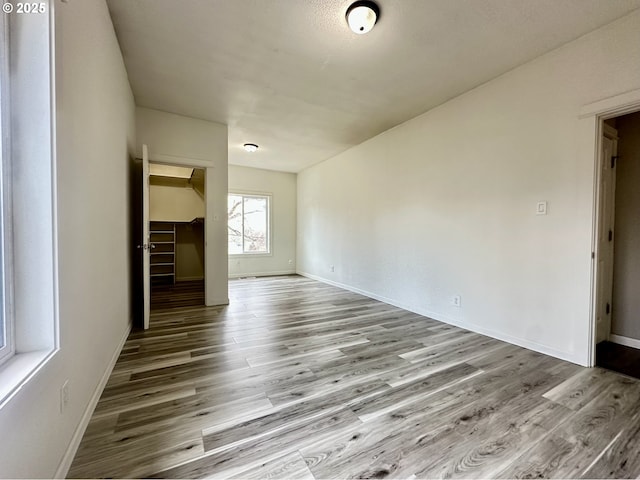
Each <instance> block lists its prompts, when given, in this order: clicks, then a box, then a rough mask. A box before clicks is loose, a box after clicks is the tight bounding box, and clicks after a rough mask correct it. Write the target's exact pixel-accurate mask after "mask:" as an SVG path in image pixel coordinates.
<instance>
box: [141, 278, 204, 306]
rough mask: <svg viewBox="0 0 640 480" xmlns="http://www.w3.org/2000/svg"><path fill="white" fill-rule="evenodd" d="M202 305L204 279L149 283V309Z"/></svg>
mask: <svg viewBox="0 0 640 480" xmlns="http://www.w3.org/2000/svg"><path fill="white" fill-rule="evenodd" d="M202 305H204V280H193V281H187V282H176V283H175V284H168V285H167V284H165V285H163V284H157V285H151V310H162V309H165V308H176V307H199V306H202Z"/></svg>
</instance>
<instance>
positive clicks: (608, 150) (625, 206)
mask: <svg viewBox="0 0 640 480" xmlns="http://www.w3.org/2000/svg"><path fill="white" fill-rule="evenodd" d="M599 144H600V160H599V170H598V171H599V174H598V177H599V179H598V192H599V195H598V197H599V200H598V205H599V209H598V239H597V247H596V248H597V251H596V257H597V267H596V271H597V274H596V279H597V280H596V302H595V310H596V311H595V317H596V325H595V327H596V329H595V330H596V331H595V337H596V350H595V355H596V358H595V363H596V365H598V366H601V367H604V368H608V369H610V370H615V371H618V372H620V373H624V374H626V375H630V376H634V377H637V378H640V295H638V293H637V292H638V291H639V289H640V188H638V185H640V112H635V113H630V114H626V115H621V116H617V117H613V118H609V119H606V120H604V121H603V125H602V135H601V137H600V139H599Z"/></svg>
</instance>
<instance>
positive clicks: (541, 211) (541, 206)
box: [536, 202, 547, 215]
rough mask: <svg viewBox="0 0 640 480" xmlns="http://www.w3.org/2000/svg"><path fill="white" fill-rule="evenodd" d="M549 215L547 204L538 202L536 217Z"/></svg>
mask: <svg viewBox="0 0 640 480" xmlns="http://www.w3.org/2000/svg"><path fill="white" fill-rule="evenodd" d="M546 214H547V202H538V205H537V206H536V215H546Z"/></svg>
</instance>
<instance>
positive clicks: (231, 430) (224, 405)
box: [69, 276, 640, 479]
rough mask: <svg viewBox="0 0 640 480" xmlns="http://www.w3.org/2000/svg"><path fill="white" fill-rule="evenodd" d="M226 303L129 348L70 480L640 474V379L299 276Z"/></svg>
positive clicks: (193, 312) (167, 317) (177, 316)
mask: <svg viewBox="0 0 640 480" xmlns="http://www.w3.org/2000/svg"><path fill="white" fill-rule="evenodd" d="M230 293H231V305H229V306H228V307H224V308H222V307H219V308H204V307H201V308H192V309H180V310H175V311H173V312H166V313H159V314H154V315H153V318H152V328H151V329H150V330H149V331H147V332H134V333H132V334H131V336H130V338H129V340H128V341H127V343H126V345H125V347H124V349H123V351H122V354H121V355H120V358H119V360H118V363H117V365H116V367H115V369H114V371H113V374H112V375H111V378H110V380H109V382H108V385H107V387H106V389H105V391H104V393H103V395H102V398H101V399H100V402H99V404H98V406H97V408H96V411H95V413H94V415H93V417H92V420H91V423H90V424H89V426H88V428H87V431H86V433H85V436H84V439H83V440H82V443H81V445H80V448H79V450H78V453H77V456H76V458H75V461H74V463H73V466H72V468H71V471H70V473H69V475H70V476H71V477H163V478H164V477H171V478H194V477H216V478H232V477H237V478H258V477H270V478H304V479H312V478H316V479H327V478H384V477H389V478H407V477H412V476H415V477H417V478H426V477H429V478H434V477H465V478H478V477H482V478H511V477H529V478H531V477H637V476H638V475H640V408H639V405H640V382H639V381H637V380H634V379H630V378H627V377H624V376H621V375H618V374H615V373H613V372H609V371H606V370H602V369H597V368H596V369H585V368H581V367H578V366H576V365H572V364H570V363H566V362H563V361H560V360H556V359H554V358H551V357H547V356H545V355H541V354H538V353H534V352H531V351H529V350H525V349H523V348H519V347H515V346H512V345H509V344H506V343H503V342H500V341H497V340H493V339H491V338H488V337H484V336H482V335H477V334H474V333H470V332H468V331H465V330H462V329H459V328H456V327H452V326H448V325H445V324H442V323H439V322H436V321H434V320H431V319H428V318H425V317H421V316H419V315H416V314H413V313H410V312H407V311H404V310H400V309H398V308H395V307H392V306H389V305H386V304H383V303H380V302H377V301H374V300H371V299H368V298H365V297H363V296H360V295H356V294H354V293H350V292H347V291H344V290H340V289H338V288H334V287H331V286H327V285H324V284H321V283H318V282H315V281H312V280H308V279H304V278H301V277H296V276H291V277H273V278H267V279H251V280H236V281H232V282H230ZM513 321H517V319H516V318H514V319H513Z"/></svg>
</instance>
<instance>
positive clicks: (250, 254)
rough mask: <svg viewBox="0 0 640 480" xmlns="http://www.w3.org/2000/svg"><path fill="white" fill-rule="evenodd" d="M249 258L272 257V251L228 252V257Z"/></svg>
mask: <svg viewBox="0 0 640 480" xmlns="http://www.w3.org/2000/svg"><path fill="white" fill-rule="evenodd" d="M242 257H246V258H251V257H273V253H230V254H229V259H232V258H242Z"/></svg>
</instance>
